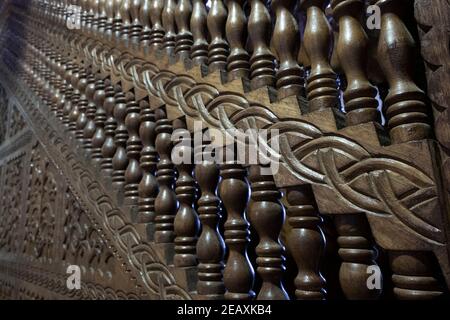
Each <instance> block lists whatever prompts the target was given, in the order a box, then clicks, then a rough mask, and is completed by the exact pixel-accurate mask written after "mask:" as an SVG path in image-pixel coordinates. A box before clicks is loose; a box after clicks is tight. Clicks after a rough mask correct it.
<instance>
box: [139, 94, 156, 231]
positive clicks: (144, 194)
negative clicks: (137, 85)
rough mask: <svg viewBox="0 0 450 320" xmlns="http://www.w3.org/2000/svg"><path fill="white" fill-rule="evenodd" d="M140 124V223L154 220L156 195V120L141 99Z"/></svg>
mask: <svg viewBox="0 0 450 320" xmlns="http://www.w3.org/2000/svg"><path fill="white" fill-rule="evenodd" d="M140 107H141V115H140V117H141V119H140V120H141V126H140V127H139V136H140V138H141V141H142V150H141V158H140V163H141V169H142V179H141V182H140V183H139V189H138V190H139V217H138V220H139V222H141V223H148V222H154V220H155V214H156V213H155V198H156V196H157V195H158V182H157V180H156V178H155V171H156V164H157V162H158V154H157V153H156V149H155V138H156V122H155V114H154V112H153V111H151V110H150V106H149V105H148V103H147V102H146V101H141V103H140Z"/></svg>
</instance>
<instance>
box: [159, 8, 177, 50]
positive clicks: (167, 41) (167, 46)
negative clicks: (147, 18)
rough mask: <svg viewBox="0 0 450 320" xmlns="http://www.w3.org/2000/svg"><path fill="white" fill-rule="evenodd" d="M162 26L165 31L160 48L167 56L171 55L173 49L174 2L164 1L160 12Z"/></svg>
mask: <svg viewBox="0 0 450 320" xmlns="http://www.w3.org/2000/svg"><path fill="white" fill-rule="evenodd" d="M162 24H163V28H164V30H165V31H166V33H165V35H164V39H163V44H162V48H163V49H164V50H165V51H166V53H167V54H168V55H171V54H172V53H173V52H174V49H175V35H176V31H175V0H165V1H164V9H163V11H162Z"/></svg>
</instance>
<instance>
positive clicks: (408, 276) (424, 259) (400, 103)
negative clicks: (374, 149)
mask: <svg viewBox="0 0 450 320" xmlns="http://www.w3.org/2000/svg"><path fill="white" fill-rule="evenodd" d="M402 3H403V2H401V1H392V0H383V1H378V2H377V3H376V4H377V5H378V6H379V7H380V9H381V13H382V16H381V30H380V35H379V39H378V52H377V54H378V62H379V64H380V67H381V69H382V71H383V73H384V75H385V76H386V79H387V81H388V83H389V93H388V95H387V96H386V98H385V101H384V104H385V105H384V108H385V110H386V118H387V120H388V127H389V134H390V136H391V142H392V143H393V144H396V143H402V142H407V141H414V140H419V139H426V138H428V137H429V135H430V126H429V124H428V123H429V119H428V116H427V111H426V104H425V95H424V93H423V91H422V90H420V89H419V88H418V87H417V86H416V84H415V83H414V81H413V76H412V74H413V67H414V66H415V64H414V46H415V44H414V40H413V38H412V36H411V34H410V33H409V31H408V29H407V28H406V26H405V24H404V23H403V21H402V20H401V15H400V13H401V12H402V10H403V6H402ZM389 259H390V264H391V269H392V272H393V275H392V281H393V283H394V295H395V296H396V297H397V298H398V299H417V300H425V299H432V298H436V297H438V296H440V295H442V294H443V289H442V287H441V286H440V284H439V281H438V280H437V279H436V276H435V275H434V268H433V261H432V260H431V258H430V255H429V253H427V252H403V251H393V252H389Z"/></svg>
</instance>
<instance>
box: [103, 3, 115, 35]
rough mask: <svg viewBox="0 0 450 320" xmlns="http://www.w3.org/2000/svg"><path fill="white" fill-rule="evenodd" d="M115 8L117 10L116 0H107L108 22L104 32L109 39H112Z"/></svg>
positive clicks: (106, 12)
mask: <svg viewBox="0 0 450 320" xmlns="http://www.w3.org/2000/svg"><path fill="white" fill-rule="evenodd" d="M114 10H115V0H106V1H105V14H106V22H105V31H104V34H105V38H106V39H107V40H112V35H113V26H114V13H115V12H114Z"/></svg>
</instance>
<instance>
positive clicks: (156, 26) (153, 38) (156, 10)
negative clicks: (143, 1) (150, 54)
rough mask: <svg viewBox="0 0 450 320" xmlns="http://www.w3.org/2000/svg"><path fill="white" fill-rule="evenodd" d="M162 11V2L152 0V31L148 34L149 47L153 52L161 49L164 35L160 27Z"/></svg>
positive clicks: (160, 0)
mask: <svg viewBox="0 0 450 320" xmlns="http://www.w3.org/2000/svg"><path fill="white" fill-rule="evenodd" d="M163 9H164V1H163V0H152V2H151V5H150V20H151V22H152V30H151V32H150V45H151V46H152V48H153V49H154V50H157V49H160V48H161V46H162V42H163V38H164V34H165V31H164V28H163V26H162V11H163Z"/></svg>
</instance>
